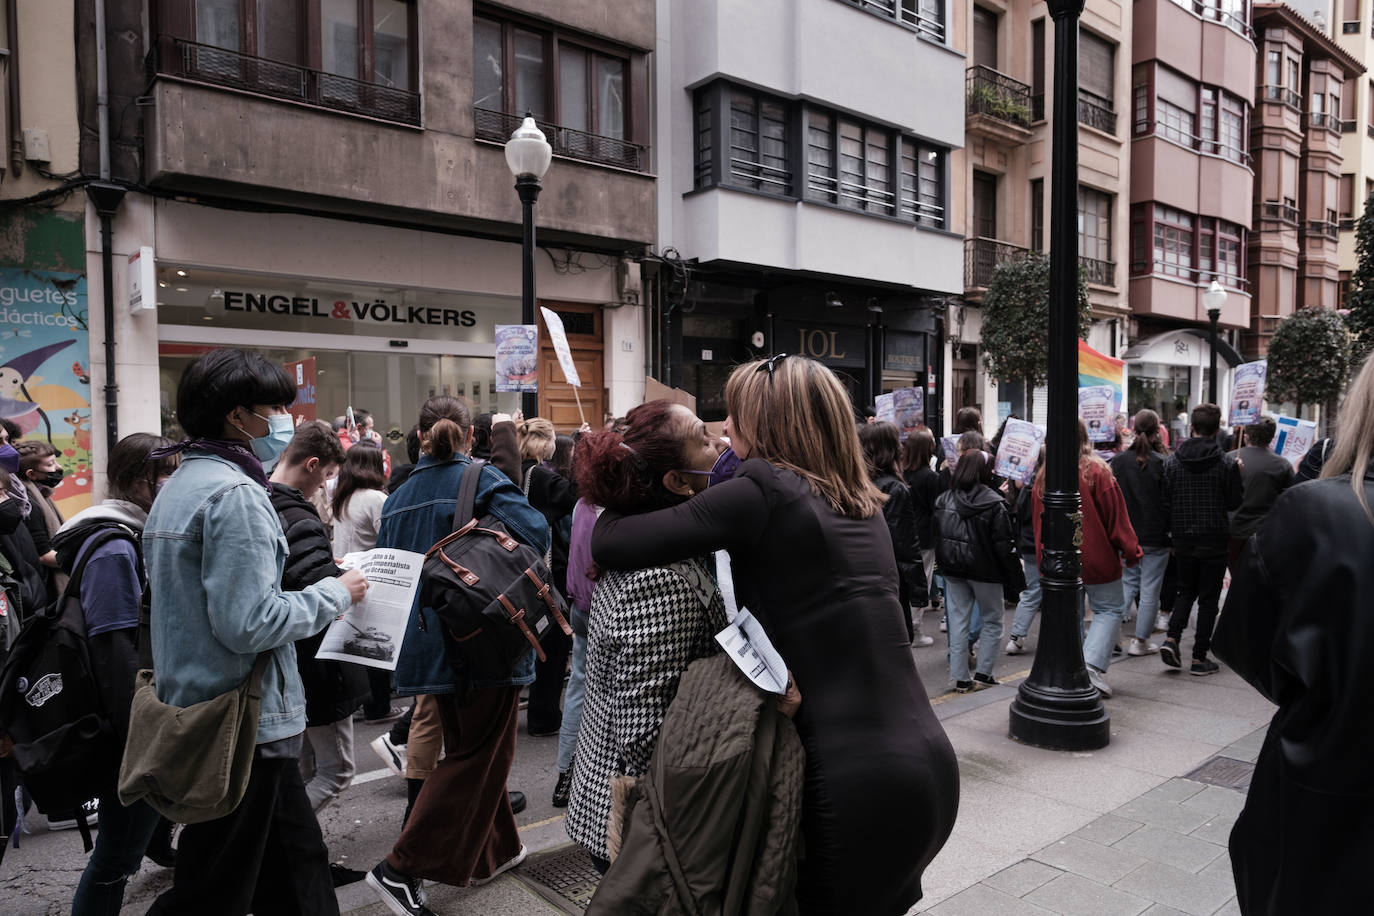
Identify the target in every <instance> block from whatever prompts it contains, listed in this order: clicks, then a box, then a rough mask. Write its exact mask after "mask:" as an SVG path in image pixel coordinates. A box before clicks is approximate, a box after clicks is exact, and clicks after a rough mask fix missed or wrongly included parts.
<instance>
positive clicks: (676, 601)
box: [568, 400, 726, 871]
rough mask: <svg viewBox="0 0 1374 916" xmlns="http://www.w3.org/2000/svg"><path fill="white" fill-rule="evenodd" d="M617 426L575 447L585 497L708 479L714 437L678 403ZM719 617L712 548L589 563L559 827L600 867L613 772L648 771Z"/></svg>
mask: <svg viewBox="0 0 1374 916" xmlns="http://www.w3.org/2000/svg"><path fill="white" fill-rule="evenodd" d="M626 422H627V425H626V427H625V429H624V432H623V433H621V432H616V431H615V430H598V431H596V432H593V433H588V434H587V435H586V436H584V437H583V438H582V441H581V442H579V443H578V445H577V472H576V473H577V483H578V487H579V488H580V492H581V494H582V495H583V496H584V497H586V498H587V499H588V500H590V501H591V502H593V503H595V504H596V505H599V506H604V507H605V508H606V509H608V510H610V511H612V512H617V513H620V514H624V515H637V514H639V513H641V512H651V511H653V510H655V509H664V508H668V507H671V506H675V505H677V504H679V503H682V502H685V501H686V500H688V499H690V498H691V497H693V496H694V495H696V494H697V493H699V492H701V491H702V490H704V489H705V488H706V484H707V481H708V479H709V475H710V471H711V468H712V466H713V465H714V464H715V462H716V458H717V457H718V455H719V452H720V446H719V440H717V439H715V438H714V437H713V436H711V435H709V434H707V432H706V424H704V423H702V422H701V420H699V419H697V417H696V415H695V414H693V413H692V412H691V411H690V410H688V409H687V408H686V407H683V406H682V405H681V404H674V403H672V402H671V401H662V400H660V401H649V402H648V403H647V404H641V405H640V406H639V407H636V408H635V409H634V410H632V411H630V413H629V415H628V416H627V417H626ZM725 625H726V618H725V604H724V602H723V601H722V599H721V596H720V590H719V589H718V588H716V584H715V576H714V566H713V564H712V563H711V561H710V555H709V553H707V554H706V555H704V556H696V557H689V558H685V559H682V560H679V561H677V562H672V563H665V564H662V565H655V566H649V567H647V568H643V569H635V570H629V571H623V572H611V571H605V572H601V571H597V573H596V591H595V593H594V595H593V597H592V607H591V613H590V615H589V617H588V620H587V664H586V671H587V681H586V695H585V698H584V699H583V707H582V725H581V729H580V731H579V732H578V735H577V761H576V765H575V766H574V767H573V777H572V795H571V799H570V802H569V805H568V835H569V836H571V837H572V838H573V839H574V840H576V841H577V842H578V843H581V844H582V845H583V846H584V847H586V849H587V850H588V852H590V853H591V855H592V858H593V859H594V860H595V861H596V862H597V866H598V867H599V868H601V869H602V870H603V871H604V870H605V868H606V867H607V866H609V864H610V863H609V860H610V854H609V851H608V849H607V846H606V823H607V818H608V816H609V815H610V813H611V780H612V779H613V778H615V777H617V776H629V777H639V776H642V775H644V773H646V772H647V771H648V767H649V758H650V756H651V755H652V754H653V751H654V745H655V744H656V743H657V742H658V733H659V729H660V728H661V727H662V725H663V717H664V715H665V714H666V713H667V711H668V705H669V704H670V703H672V701H673V697H675V696H676V695H677V685H678V681H679V680H680V679H681V677H682V673H683V672H684V671H686V670H687V666H688V665H689V664H691V663H692V662H694V661H696V660H697V659H699V658H704V657H706V656H708V655H712V654H714V653H715V652H717V651H719V649H718V647H717V645H716V642H715V639H714V637H715V634H716V633H717V632H719V631H720V630H721V629H722V628H724V627H725Z"/></svg>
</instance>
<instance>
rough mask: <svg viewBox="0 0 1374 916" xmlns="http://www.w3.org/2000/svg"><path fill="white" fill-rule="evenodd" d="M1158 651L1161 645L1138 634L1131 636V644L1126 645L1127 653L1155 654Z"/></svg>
mask: <svg viewBox="0 0 1374 916" xmlns="http://www.w3.org/2000/svg"><path fill="white" fill-rule="evenodd" d="M1158 651H1159V646H1157V645H1155V644H1154V643H1152V642H1150V641H1149V640H1145V639H1140V638H1139V637H1136V636H1132V637H1131V644H1130V645H1129V646H1127V647H1126V654H1127V655H1154V654H1155V653H1156V652H1158Z"/></svg>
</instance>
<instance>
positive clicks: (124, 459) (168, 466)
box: [105, 433, 181, 509]
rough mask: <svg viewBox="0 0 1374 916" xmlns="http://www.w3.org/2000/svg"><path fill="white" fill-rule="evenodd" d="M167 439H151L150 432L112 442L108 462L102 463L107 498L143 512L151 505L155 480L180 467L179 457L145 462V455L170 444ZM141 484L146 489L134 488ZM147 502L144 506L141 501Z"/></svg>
mask: <svg viewBox="0 0 1374 916" xmlns="http://www.w3.org/2000/svg"><path fill="white" fill-rule="evenodd" d="M172 444H173V443H172V440H171V439H166V438H163V437H162V436H154V435H153V434H152V433H130V434H129V435H127V436H125V437H124V438H123V439H120V440H119V441H118V442H116V443H115V447H114V448H112V449H110V457H109V460H107V461H106V462H105V488H106V490H107V491H108V495H109V498H110V499H123V500H126V501H128V502H131V503H135V504H137V505H139V506H143V508H144V509H147V508H150V507H151V506H152V504H153V494H154V492H155V491H156V490H157V479H158V478H159V477H165V476H167V475H169V474H171V473H172V472H173V471H175V470H176V469H177V467H178V466H179V465H180V464H181V455H179V454H178V455H168V456H167V457H166V458H161V459H159V460H157V461H149V460H148V455H149V454H150V453H151V452H153V451H155V450H156V449H160V448H166V447H167V446H169V445H172ZM140 483H145V484H147V485H148V487H147V489H146V490H142V489H141V488H140V487H139V486H138V485H139V484H140ZM145 498H146V499H147V501H148V502H147V505H144V503H143V500H144V499H145Z"/></svg>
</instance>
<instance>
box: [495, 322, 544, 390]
mask: <svg viewBox="0 0 1374 916" xmlns="http://www.w3.org/2000/svg"><path fill="white" fill-rule="evenodd" d="M538 340H539V328H538V326H537V325H533V324H498V325H497V326H496V390H497V391H522V392H523V391H538V390H539V347H538V343H537V341H538Z"/></svg>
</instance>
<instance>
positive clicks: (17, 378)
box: [0, 268, 91, 518]
mask: <svg viewBox="0 0 1374 916" xmlns="http://www.w3.org/2000/svg"><path fill="white" fill-rule="evenodd" d="M89 358H90V332H89V329H88V328H87V325H86V278H85V276H83V275H81V274H74V273H62V272H58V271H50V270H23V269H18V268H0V417H5V418H6V419H8V420H11V421H12V422H14V423H16V424H18V426H19V428H20V429H21V430H23V433H24V438H25V439H42V440H43V441H45V442H48V443H50V444H51V445H52V446H53V447H54V448H56V449H57V462H58V464H59V465H60V466H61V468H62V471H63V478H62V483H61V484H60V485H58V487H57V489H55V490H54V491H53V500H54V501H55V502H56V503H57V506H58V508H59V509H61V511H62V514H63V515H64V516H65V517H67V518H71V517H72V516H73V515H75V514H76V513H77V512H79V511H80V510H82V509H84V508H86V507H87V506H89V505H90V504H91V379H90V373H89V372H88V371H87V368H86V362H87V360H89Z"/></svg>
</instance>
